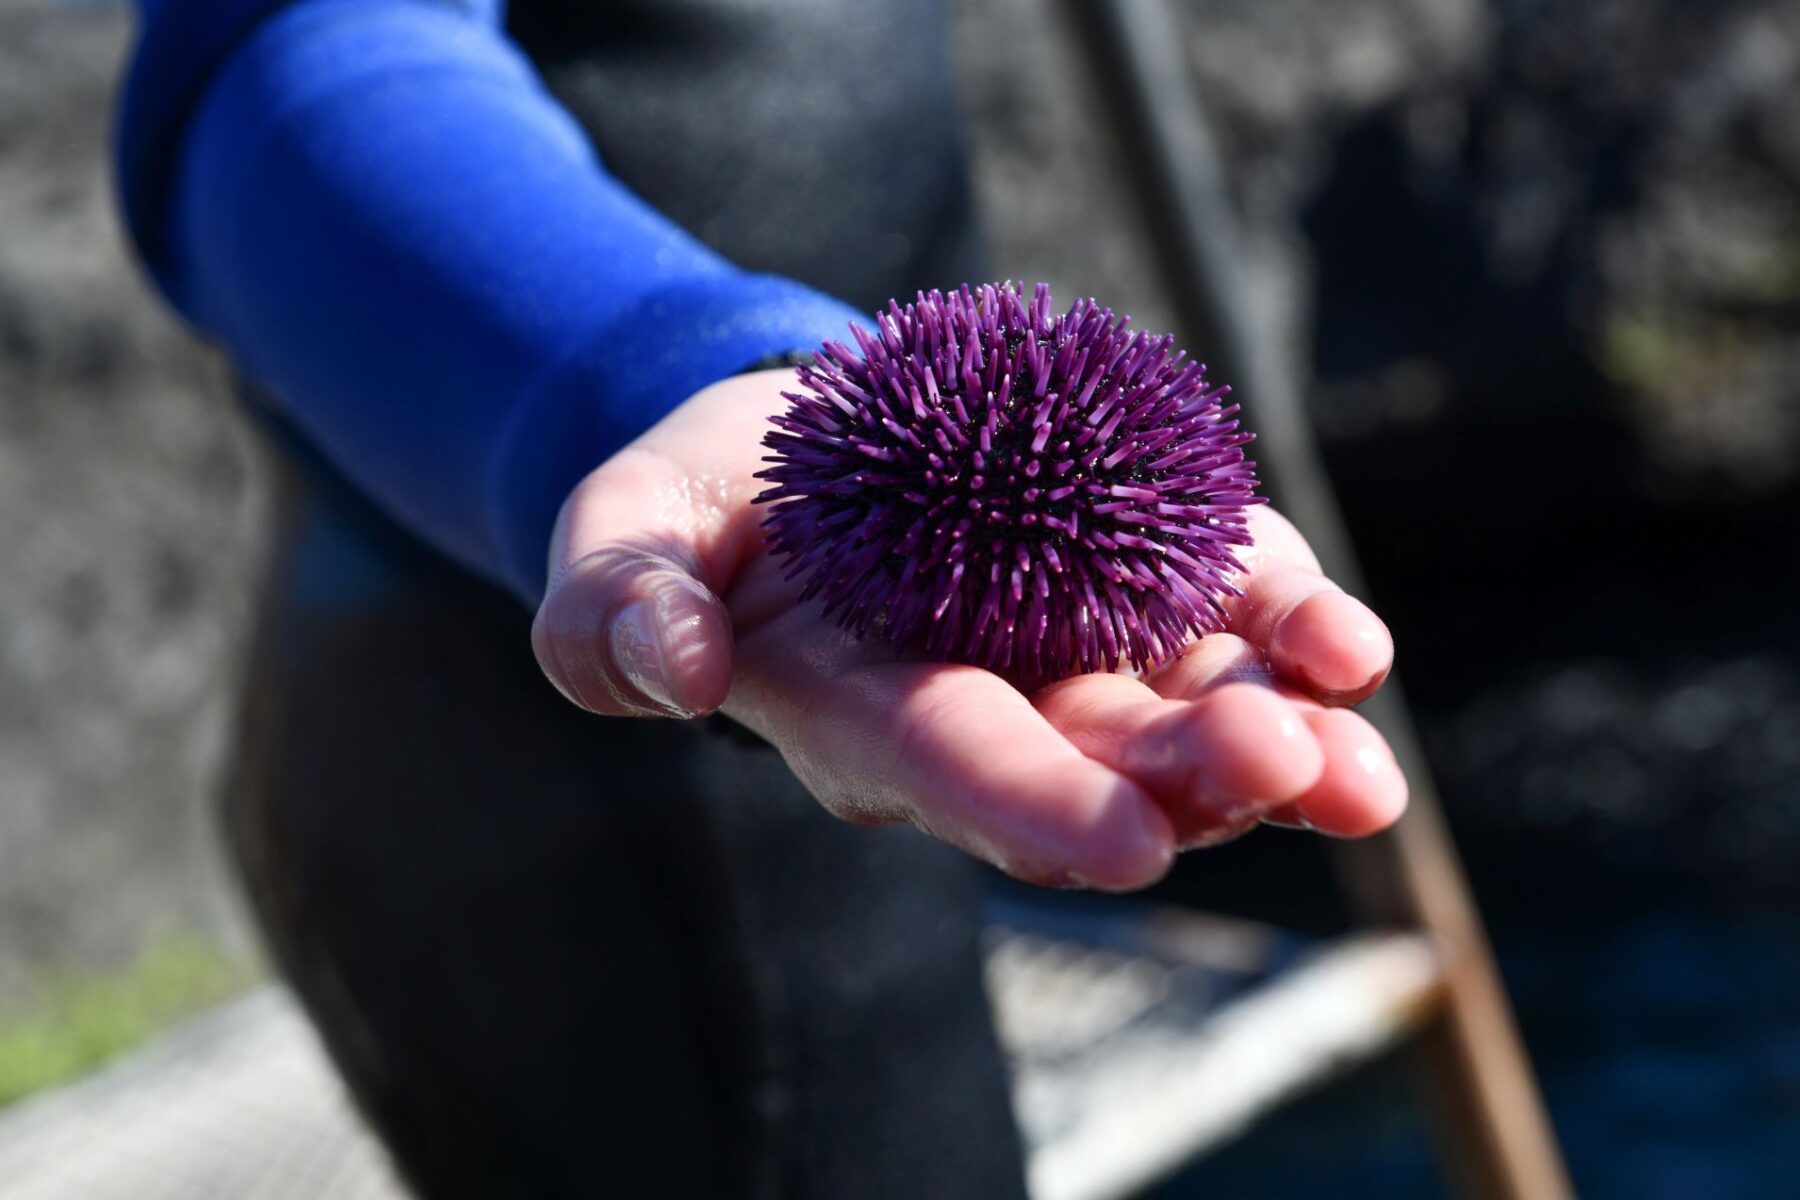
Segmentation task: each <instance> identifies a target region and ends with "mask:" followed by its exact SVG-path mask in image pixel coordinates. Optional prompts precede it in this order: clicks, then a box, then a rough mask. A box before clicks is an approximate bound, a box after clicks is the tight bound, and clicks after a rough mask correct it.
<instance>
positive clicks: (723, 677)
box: [532, 371, 1406, 889]
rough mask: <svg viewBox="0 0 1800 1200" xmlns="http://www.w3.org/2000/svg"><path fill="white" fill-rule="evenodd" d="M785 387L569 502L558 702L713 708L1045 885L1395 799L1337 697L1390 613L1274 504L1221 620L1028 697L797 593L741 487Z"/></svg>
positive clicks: (601, 473) (1108, 878)
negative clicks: (1157, 665)
mask: <svg viewBox="0 0 1800 1200" xmlns="http://www.w3.org/2000/svg"><path fill="white" fill-rule="evenodd" d="M794 386H795V383H794V378H793V375H792V373H791V372H788V371H777V372H761V373H758V374H753V375H744V376H740V377H738V378H735V379H730V380H726V381H725V382H723V383H720V384H717V385H714V386H713V387H710V388H708V389H706V390H705V391H702V392H700V393H698V394H697V395H696V396H694V397H693V398H692V399H690V400H689V401H688V402H687V403H685V404H683V405H682V406H681V407H680V408H678V409H677V410H676V411H674V412H673V413H671V414H670V415H669V416H668V417H667V418H665V419H664V420H663V421H662V422H661V423H660V424H658V425H657V426H656V427H655V428H653V429H651V430H650V431H649V432H648V433H646V434H645V435H644V436H643V437H642V438H640V439H639V440H638V441H637V442H636V443H634V444H633V445H632V446H631V447H629V448H627V449H626V450H625V451H623V452H621V453H620V454H619V455H616V456H615V457H614V458H612V459H611V460H609V461H608V462H607V463H606V464H604V465H603V466H601V467H600V468H599V469H597V470H596V471H594V472H593V473H592V474H591V475H589V476H588V477H587V479H585V480H584V481H583V482H582V483H581V484H580V485H579V486H578V487H577V488H576V489H575V491H574V492H573V493H572V494H571V496H570V497H569V500H568V501H567V503H566V504H565V505H564V508H563V512H562V515H561V517H560V518H559V520H558V522H557V528H556V533H555V535H554V537H553V539H552V545H551V559H550V567H551V583H550V587H549V589H548V591H547V594H546V596H545V599H544V602H543V605H542V607H541V608H540V610H539V613H538V619H537V622H536V623H535V624H534V626H533V629H532V644H533V646H534V648H535V649H536V651H537V655H538V660H539V662H540V663H541V664H542V666H543V668H544V671H545V673H546V674H547V675H548V676H549V677H550V679H551V680H552V682H554V683H555V684H556V686H557V687H558V688H559V689H560V690H561V691H562V692H563V694H564V695H565V696H567V697H568V698H569V699H570V700H572V701H573V702H575V703H577V704H579V705H581V706H582V707H584V708H588V709H591V710H593V711H595V712H598V713H603V714H608V715H615V716H663V717H680V716H694V715H699V714H702V713H707V712H712V711H715V710H722V711H724V712H725V713H726V714H728V715H729V716H731V717H732V718H734V719H736V720H738V721H740V722H742V723H743V724H744V725H746V726H748V727H749V728H750V729H753V730H755V731H756V732H757V733H759V734H761V735H762V736H763V737H765V738H767V739H768V740H769V742H770V743H772V744H773V745H774V746H775V747H776V748H777V749H779V750H780V751H781V753H782V755H783V756H784V757H785V758H786V760H787V762H788V764H789V766H791V767H792V768H793V770H794V772H795V774H796V775H798V776H799V778H800V779H801V781H802V782H803V783H805V784H806V786H807V787H808V788H809V789H810V790H811V791H812V793H813V795H814V796H816V797H817V798H818V799H819V801H820V803H822V804H823V805H824V806H825V807H826V808H827V809H829V810H830V811H831V812H833V813H834V814H836V815H837V816H839V817H842V818H843V819H845V820H849V821H853V822H857V823H861V824H886V823H894V822H902V821H904V822H909V823H911V824H913V825H916V826H918V827H919V828H920V829H922V830H924V831H925V832H927V833H930V834H931V835H933V836H935V837H938V838H941V839H943V840H944V841H947V842H949V843H951V844H952V845H956V846H959V847H961V848H963V849H964V850H967V851H968V852H969V853H971V854H974V855H977V856H979V857H981V858H983V859H985V860H987V861H988V862H991V863H993V864H995V865H996V866H998V867H1000V868H1001V869H1002V870H1005V871H1007V872H1008V873H1009V874H1012V875H1014V876H1016V877H1017V878H1020V879H1023V880H1026V881H1028V882H1033V883H1040V884H1045V885H1050V886H1087V887H1096V888H1105V889H1130V888H1137V887H1143V886H1146V885H1148V884H1150V883H1153V882H1155V881H1156V880H1157V879H1158V878H1160V877H1161V876H1162V875H1163V874H1164V873H1165V872H1166V871H1167V870H1168V868H1169V865H1170V863H1171V861H1172V860H1173V857H1174V854H1175V853H1176V851H1177V850H1179V849H1185V848H1193V847H1199V846H1207V845H1215V844H1218V843H1219V842H1222V841H1226V840H1229V839H1230V838H1232V837H1236V836H1238V835H1240V834H1242V833H1244V832H1245V831H1247V830H1249V829H1250V828H1253V827H1254V826H1255V825H1256V824H1258V823H1259V822H1264V821H1267V822H1270V823H1277V824H1284V825H1293V826H1301V827H1305V828H1312V829H1317V830H1319V831H1320V832H1322V833H1328V834H1334V835H1338V836H1350V837H1355V836H1362V835H1365V834H1369V833H1373V832H1376V831H1378V830H1380V829H1382V828H1385V827H1386V826H1387V825H1389V824H1391V823H1392V822H1393V821H1394V820H1396V819H1397V818H1398V817H1399V815H1400V813H1401V812H1402V811H1403V810H1404V808H1405V805H1406V783H1405V780H1404V779H1403V778H1402V777H1401V775H1400V771H1399V768H1398V767H1397V766H1396V765H1395V764H1394V759H1393V755H1392V753H1391V752H1390V751H1389V749H1388V747H1387V745H1386V743H1385V742H1384V741H1383V740H1382V738H1381V736H1380V735H1379V734H1378V733H1376V732H1375V730H1374V728H1373V727H1371V726H1370V725H1369V724H1368V722H1366V721H1364V720H1363V719H1362V718H1361V717H1359V716H1357V715H1356V714H1355V713H1353V712H1350V711H1348V710H1347V708H1346V707H1345V706H1346V705H1348V704H1352V703H1355V702H1356V701H1359V700H1361V699H1364V698H1366V697H1367V696H1368V695H1370V694H1371V693H1372V692H1374V691H1375V690H1376V689H1377V688H1378V687H1380V685H1381V683H1382V681H1383V680H1384V679H1385V678H1386V677H1387V673H1388V670H1389V668H1390V666H1391V665H1392V661H1393V642H1392V639H1391V638H1390V637H1389V635H1388V631H1387V627H1386V626H1385V625H1383V624H1382V623H1381V620H1380V619H1379V618H1378V617H1376V616H1375V614H1374V613H1372V612H1370V611H1369V609H1368V608H1367V607H1365V606H1364V605H1363V604H1362V603H1361V602H1359V601H1357V600H1355V599H1353V598H1352V597H1350V596H1348V595H1346V594H1344V592H1343V591H1342V590H1341V589H1339V588H1338V587H1337V585H1335V584H1334V583H1332V582H1331V581H1330V580H1329V579H1327V578H1325V577H1324V576H1323V575H1321V574H1320V573H1319V570H1318V563H1317V560H1316V559H1314V557H1313V554H1312V551H1311V550H1310V549H1309V548H1308V547H1307V545H1306V542H1305V540H1304V539H1303V538H1301V537H1300V535H1299V533H1298V532H1297V531H1295V530H1294V528H1293V526H1292V525H1290V524H1289V523H1288V522H1287V521H1286V520H1284V519H1283V518H1282V517H1280V516H1279V515H1277V514H1275V513H1273V512H1270V511H1269V510H1268V509H1266V508H1258V509H1256V510H1253V513H1252V516H1251V525H1252V529H1253V532H1254V534H1255V537H1256V545H1255V546H1254V547H1253V548H1252V549H1251V550H1250V551H1248V552H1247V553H1246V554H1245V555H1244V566H1245V571H1244V574H1243V576H1242V577H1241V578H1240V580H1239V585H1240V587H1241V588H1242V590H1243V593H1244V594H1243V595H1242V596H1241V597H1239V598H1236V599H1235V600H1234V601H1233V602H1232V603H1231V604H1230V606H1229V608H1230V628H1229V632H1227V633H1221V634H1216V635H1213V636H1211V637H1208V638H1205V639H1204V640H1201V641H1198V642H1196V643H1194V644H1193V645H1191V646H1190V647H1189V648H1188V650H1187V651H1186V652H1185V653H1184V654H1183V655H1182V657H1180V658H1179V659H1177V660H1176V661H1174V662H1172V663H1169V664H1167V665H1165V666H1164V667H1162V668H1161V669H1159V670H1157V671H1154V672H1151V673H1150V674H1149V675H1148V676H1147V677H1145V678H1143V679H1138V678H1134V677H1131V676H1128V675H1125V674H1117V675H1112V674H1101V675H1085V676H1077V677H1075V678H1072V679H1065V680H1062V681H1060V682H1058V683H1055V684H1051V685H1049V686H1047V687H1042V688H1039V689H1037V690H1035V691H1034V692H1033V693H1032V694H1030V695H1027V694H1026V693H1024V692H1021V691H1020V690H1019V689H1018V688H1017V687H1015V686H1014V685H1013V684H1011V683H1009V682H1007V681H1006V680H1004V679H1002V678H1000V677H999V676H997V675H994V674H992V673H991V672H988V671H985V670H982V669H979V668H976V667H970V666H963V665H959V664H953V663H926V662H917V661H910V660H904V659H896V658H895V656H894V653H893V651H892V649H891V648H889V647H887V646H885V645H881V644H878V643H874V642H858V641H856V640H854V639H853V638H851V637H849V636H848V635H846V634H844V633H843V632H842V631H841V630H839V629H838V628H837V627H836V626H835V625H834V624H832V623H831V622H830V621H828V620H826V619H824V618H822V617H821V616H820V615H819V614H818V612H817V611H816V607H815V606H811V605H809V606H805V607H796V605H795V604H794V601H793V597H794V592H795V590H796V589H795V588H794V587H793V586H792V585H790V584H787V583H785V582H784V581H783V580H782V579H781V578H780V572H779V570H778V569H777V565H776V564H775V563H774V562H773V561H772V560H770V559H769V558H768V557H767V556H766V555H764V554H763V553H762V539H761V536H760V532H759V528H758V523H759V521H760V519H761V512H760V510H758V509H756V508H754V507H753V506H752V505H751V503H750V500H751V498H752V497H753V496H754V495H756V494H757V492H759V491H760V490H761V485H760V483H759V482H758V481H757V480H755V479H754V478H752V476H753V474H754V472H755V471H757V470H758V469H760V467H761V465H762V455H763V453H764V452H763V450H762V448H761V444H760V443H761V438H762V434H763V431H764V429H765V428H766V418H767V415H768V414H769V413H771V412H775V411H777V410H779V409H780V408H782V407H783V406H784V404H785V402H784V401H782V400H781V398H780V395H779V393H780V392H781V391H782V390H783V389H792V388H793V387H794ZM721 596H722V597H724V599H723V600H721V599H720V597H721Z"/></svg>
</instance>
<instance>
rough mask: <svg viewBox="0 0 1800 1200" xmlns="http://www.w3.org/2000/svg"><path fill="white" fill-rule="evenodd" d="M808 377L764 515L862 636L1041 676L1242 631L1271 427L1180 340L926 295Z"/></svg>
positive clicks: (1080, 308)
mask: <svg viewBox="0 0 1800 1200" xmlns="http://www.w3.org/2000/svg"><path fill="white" fill-rule="evenodd" d="M876 324H877V332H876V333H875V334H873V335H871V334H870V333H868V332H867V331H865V330H863V329H861V328H858V327H852V329H851V333H852V335H853V336H854V337H855V339H856V343H857V346H858V348H859V349H860V351H861V352H860V353H857V352H856V351H852V350H851V349H850V348H848V347H847V346H844V345H843V344H841V343H838V342H831V343H827V344H826V345H825V346H824V347H823V348H822V349H821V350H820V351H819V352H818V355H817V359H816V362H815V363H814V364H813V365H809V366H803V367H801V368H800V369H799V379H800V383H801V385H802V387H804V388H805V389H806V390H805V392H804V393H792V392H788V393H783V396H784V397H785V398H786V399H787V400H788V401H789V402H790V403H791V407H790V408H789V410H788V411H787V413H786V414H784V415H781V416H777V417H774V418H772V419H773V421H774V423H775V424H776V425H777V426H779V429H778V430H775V431H772V432H771V433H769V435H768V436H767V437H766V438H765V439H764V443H763V444H764V445H765V446H767V447H768V448H769V449H770V450H772V451H774V454H773V455H772V456H770V457H769V458H766V459H765V460H764V461H766V462H769V463H772V464H774V465H772V466H770V467H768V468H767V469H765V470H763V471H761V472H759V473H758V476H757V477H758V478H760V479H765V480H767V481H769V482H770V483H772V484H773V485H774V486H773V487H771V488H769V490H767V491H765V492H763V493H762V494H761V495H760V496H758V497H757V501H758V502H759V503H760V502H773V507H772V508H771V509H770V511H769V514H768V516H767V518H766V519H765V521H764V529H765V531H766V532H767V535H768V540H769V545H770V549H771V551H772V552H773V553H774V554H776V555H778V556H781V557H784V558H786V559H787V560H788V561H787V562H786V563H785V564H784V565H785V566H786V570H787V577H788V578H789V579H793V578H796V577H798V576H800V575H805V576H806V583H805V586H804V589H803V591H802V597H803V599H811V598H813V597H819V598H821V599H823V601H824V605H825V612H826V613H827V615H830V614H836V615H837V620H838V622H839V624H841V625H842V626H843V627H845V628H846V629H848V630H850V631H851V632H852V633H854V634H855V635H857V636H858V637H864V636H867V635H868V634H869V633H870V632H871V631H879V633H880V635H881V636H882V637H884V638H885V639H887V640H888V641H890V642H893V643H895V644H896V645H898V646H901V647H909V646H910V647H916V648H919V649H922V650H923V651H924V653H926V654H927V655H929V656H931V657H933V658H938V659H946V660H954V661H959V662H967V663H973V664H975V665H977V666H983V667H988V668H990V669H993V670H997V671H1005V672H1008V673H1016V674H1020V675H1025V676H1030V677H1034V678H1041V679H1054V678H1061V677H1063V676H1065V675H1072V674H1076V673H1078V672H1083V671H1098V670H1111V669H1114V668H1116V667H1117V666H1118V664H1119V663H1120V661H1121V660H1123V661H1128V662H1130V663H1131V664H1132V665H1133V666H1135V667H1137V668H1139V669H1140V670H1141V669H1143V668H1146V667H1150V666H1154V665H1157V664H1159V663H1163V662H1166V661H1168V660H1170V659H1172V658H1174V657H1175V656H1176V655H1177V654H1179V653H1180V652H1181V649H1182V647H1183V646H1185V645H1186V644H1187V643H1188V642H1189V641H1190V640H1192V638H1194V637H1198V636H1202V635H1204V634H1206V633H1210V632H1213V631H1215V630H1218V629H1220V628H1221V627H1222V626H1223V624H1224V608H1223V604H1222V601H1223V599H1224V597H1225V596H1227V595H1230V594H1233V593H1235V591H1236V589H1235V588H1234V587H1233V585H1232V583H1231V577H1232V576H1233V574H1235V573H1236V572H1237V571H1238V570H1239V569H1240V564H1239V562H1238V559H1237V557H1236V555H1235V553H1234V547H1237V546H1247V545H1249V544H1250V534H1249V532H1248V530H1247V528H1246V524H1245V512H1246V509H1247V508H1248V506H1250V505H1252V504H1256V503H1258V502H1259V499H1258V497H1256V496H1254V495H1253V494H1252V492H1253V489H1254V488H1255V487H1256V475H1255V467H1254V464H1252V463H1251V462H1250V461H1249V460H1247V459H1246V458H1245V457H1244V452H1243V446H1244V443H1245V442H1248V441H1249V440H1250V437H1251V435H1250V434H1248V433H1243V432H1240V431H1239V430H1238V424H1237V422H1236V421H1235V420H1234V419H1232V418H1233V416H1234V415H1235V414H1236V412H1237V406H1236V405H1232V406H1229V407H1223V406H1222V405H1221V403H1220V397H1222V396H1223V395H1224V394H1225V393H1226V391H1227V390H1228V389H1226V388H1224V387H1209V386H1208V384H1207V382H1206V379H1205V368H1204V367H1203V366H1201V365H1200V364H1199V363H1195V362H1190V361H1188V359H1187V357H1186V355H1185V353H1181V352H1173V349H1172V347H1173V342H1174V339H1173V338H1172V337H1167V336H1165V337H1151V336H1149V335H1147V334H1144V333H1139V332H1135V331H1131V330H1128V328H1127V319H1125V318H1115V317H1114V316H1113V313H1112V310H1110V309H1106V308H1101V307H1100V306H1099V305H1097V304H1096V303H1095V302H1094V301H1092V300H1078V301H1076V303H1075V305H1074V307H1072V308H1070V309H1069V311H1068V312H1066V313H1063V314H1061V315H1060V316H1053V315H1051V311H1050V291H1049V288H1048V287H1047V286H1045V285H1043V284H1039V285H1038V287H1037V291H1036V294H1035V296H1034V297H1033V298H1032V299H1031V301H1029V302H1027V301H1026V300H1025V299H1024V297H1023V296H1022V295H1021V294H1020V292H1019V289H1018V288H1017V287H1015V286H1014V285H1012V284H1005V285H1002V286H998V287H996V286H992V285H989V286H984V287H981V288H980V289H978V290H971V289H970V288H968V287H967V286H965V287H963V288H962V289H961V290H960V291H957V292H954V293H952V294H951V295H948V296H945V295H943V294H942V293H940V292H935V291H934V292H931V293H929V294H921V295H920V296H919V297H918V299H917V300H916V301H915V302H914V303H911V304H908V305H906V306H905V307H904V308H902V307H901V306H900V305H899V304H898V303H897V302H895V303H891V304H889V306H888V308H887V311H885V312H883V313H882V314H880V316H879V317H878V318H877V322H876Z"/></svg>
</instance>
